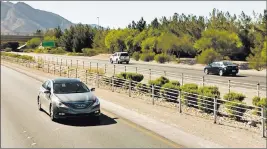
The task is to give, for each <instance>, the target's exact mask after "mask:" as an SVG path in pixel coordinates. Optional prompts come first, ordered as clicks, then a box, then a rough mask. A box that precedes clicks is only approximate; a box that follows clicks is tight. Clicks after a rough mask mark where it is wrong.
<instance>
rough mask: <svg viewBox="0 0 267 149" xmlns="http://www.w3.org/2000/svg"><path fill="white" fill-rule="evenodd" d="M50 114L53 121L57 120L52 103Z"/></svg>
mask: <svg viewBox="0 0 267 149" xmlns="http://www.w3.org/2000/svg"><path fill="white" fill-rule="evenodd" d="M49 115H50V119H51V120H52V121H55V116H54V109H53V107H52V105H50V108H49Z"/></svg>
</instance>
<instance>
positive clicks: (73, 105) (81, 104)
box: [64, 101, 94, 109]
mask: <svg viewBox="0 0 267 149" xmlns="http://www.w3.org/2000/svg"><path fill="white" fill-rule="evenodd" d="M64 104H65V105H66V106H68V107H71V108H73V109H86V108H88V107H90V106H92V105H93V104H94V101H86V102H73V103H64Z"/></svg>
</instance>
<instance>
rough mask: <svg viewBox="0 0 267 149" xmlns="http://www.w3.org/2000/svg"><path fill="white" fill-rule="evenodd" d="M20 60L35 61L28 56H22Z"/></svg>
mask: <svg viewBox="0 0 267 149" xmlns="http://www.w3.org/2000/svg"><path fill="white" fill-rule="evenodd" d="M19 58H20V59H23V60H27V61H34V58H33V57H32V56H28V55H20V56H19Z"/></svg>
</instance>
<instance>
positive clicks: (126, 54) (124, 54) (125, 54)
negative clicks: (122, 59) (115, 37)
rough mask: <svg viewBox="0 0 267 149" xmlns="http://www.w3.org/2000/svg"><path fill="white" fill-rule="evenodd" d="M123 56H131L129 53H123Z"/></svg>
mask: <svg viewBox="0 0 267 149" xmlns="http://www.w3.org/2000/svg"><path fill="white" fill-rule="evenodd" d="M121 56H129V55H128V53H121Z"/></svg>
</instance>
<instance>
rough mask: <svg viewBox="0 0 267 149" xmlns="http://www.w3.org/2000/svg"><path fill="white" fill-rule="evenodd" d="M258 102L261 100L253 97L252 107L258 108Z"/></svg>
mask: <svg viewBox="0 0 267 149" xmlns="http://www.w3.org/2000/svg"><path fill="white" fill-rule="evenodd" d="M260 100H261V98H260V97H258V96H255V97H253V99H252V104H253V105H254V106H259V102H260Z"/></svg>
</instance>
